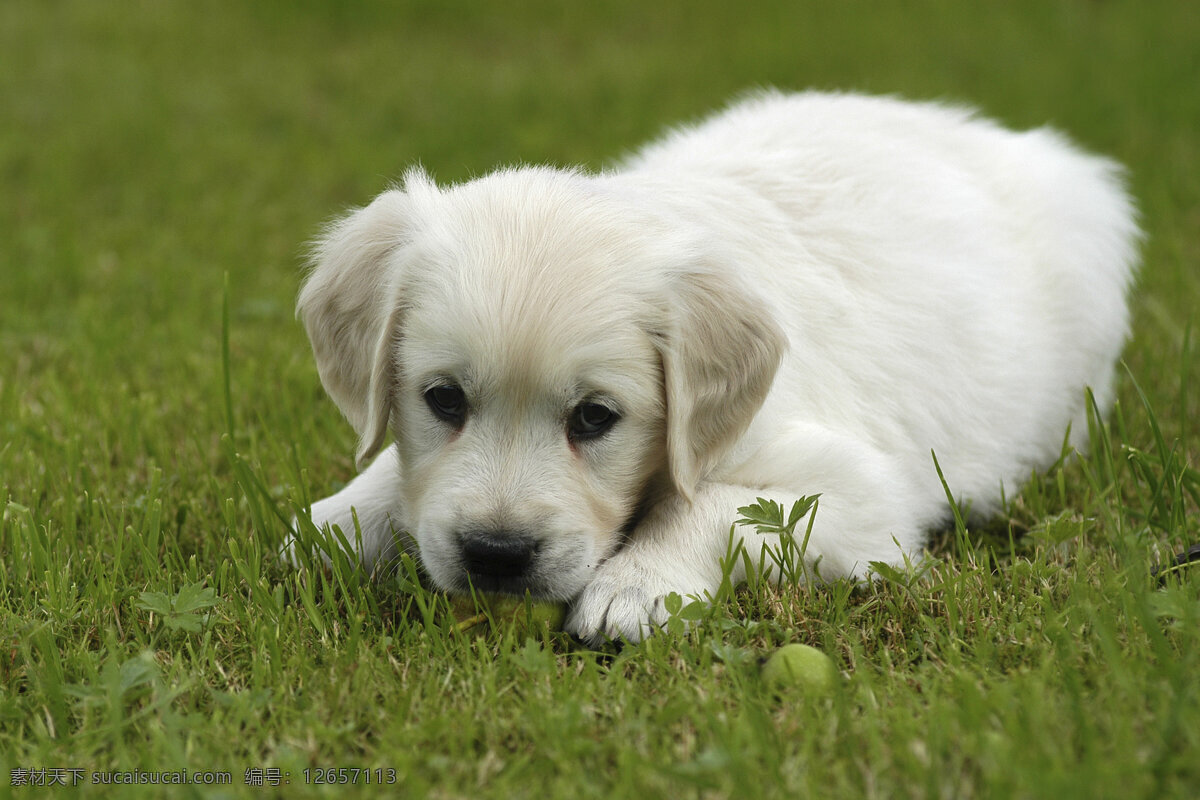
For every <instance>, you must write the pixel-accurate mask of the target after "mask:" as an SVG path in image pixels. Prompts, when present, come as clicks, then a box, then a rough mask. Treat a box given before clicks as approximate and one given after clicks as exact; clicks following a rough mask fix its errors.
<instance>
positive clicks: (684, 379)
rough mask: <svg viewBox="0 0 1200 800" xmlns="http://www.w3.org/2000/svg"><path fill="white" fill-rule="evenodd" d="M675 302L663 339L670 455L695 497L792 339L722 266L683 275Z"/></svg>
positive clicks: (679, 486)
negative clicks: (702, 480)
mask: <svg viewBox="0 0 1200 800" xmlns="http://www.w3.org/2000/svg"><path fill="white" fill-rule="evenodd" d="M671 300H673V303H672V305H671V307H670V308H669V309H668V311H667V315H668V324H667V325H666V326H665V329H664V330H663V331H662V332H661V335H660V336H659V337H658V346H659V352H660V354H661V356H662V362H663V381H664V383H665V385H666V401H667V413H666V417H667V455H668V459H669V462H670V472H671V480H672V483H673V484H674V486H675V489H676V491H678V492H679V493H680V494H682V495H683V496H684V497H688V498H690V497H691V496H692V492H693V491H694V490H695V487H696V484H697V482H699V481H700V480H701V479H703V478H704V476H705V475H706V474H707V473H708V472H709V470H711V469H712V467H713V466H715V464H716V463H717V461H718V460H719V459H720V458H721V456H722V455H724V454H725V452H726V451H727V450H728V449H729V447H730V446H731V445H732V444H733V443H734V442H735V441H737V438H738V437H739V436H740V435H741V434H742V433H744V432H745V430H746V428H747V426H749V424H750V421H751V420H752V419H753V418H754V414H755V413H756V412H757V411H758V409H759V407H760V406H761V405H762V402H763V400H764V399H765V398H766V396H767V392H768V391H769V390H770V388H771V384H772V382H773V381H774V379H775V371H776V370H777V369H778V367H779V361H780V359H781V358H782V356H783V352H784V350H785V349H786V347H787V339H786V337H785V336H784V334H783V332H782V331H781V330H780V329H779V326H778V325H777V324H776V323H775V321H774V319H772V317H771V314H772V312H771V310H770V309H769V308H768V307H765V305H764V304H763V303H762V301H761V300H756V299H755V298H754V297H753V296H752V295H750V294H749V293H748V292H747V291H746V290H745V289H743V288H742V287H741V286H739V285H737V283H736V282H735V281H733V280H731V279H730V278H729V277H728V276H726V275H722V274H721V273H719V272H709V271H690V272H687V273H685V274H683V275H680V276H678V277H677V278H676V281H675V290H674V292H673V296H672V298H671Z"/></svg>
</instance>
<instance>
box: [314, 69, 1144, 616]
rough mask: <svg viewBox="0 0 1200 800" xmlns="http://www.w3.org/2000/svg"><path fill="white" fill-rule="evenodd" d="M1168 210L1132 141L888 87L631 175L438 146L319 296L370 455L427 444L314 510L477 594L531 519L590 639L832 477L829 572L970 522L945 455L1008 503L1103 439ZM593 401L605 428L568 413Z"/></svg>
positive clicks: (716, 125)
mask: <svg viewBox="0 0 1200 800" xmlns="http://www.w3.org/2000/svg"><path fill="white" fill-rule="evenodd" d="M1137 238H1138V231H1137V227H1136V223H1135V222H1134V213H1133V209H1132V207H1131V204H1130V202H1129V200H1128V198H1127V196H1126V194H1125V192H1124V191H1123V188H1122V185H1121V179H1120V170H1119V169H1118V167H1117V166H1116V165H1115V164H1113V163H1112V162H1110V161H1107V160H1104V159H1101V158H1097V157H1094V156H1090V155H1085V154H1083V153H1081V152H1080V151H1079V150H1077V149H1075V148H1074V147H1072V146H1071V145H1070V144H1068V143H1067V142H1066V141H1065V140H1064V139H1063V138H1062V137H1060V136H1059V135H1057V134H1055V133H1053V132H1051V131H1048V130H1036V131H1031V132H1026V133H1013V132H1009V131H1006V130H1003V129H1001V128H999V127H998V126H996V125H994V124H992V123H990V122H988V121H985V120H981V119H978V118H976V117H974V116H973V115H972V114H971V113H969V112H967V111H963V110H959V109H954V108H947V107H944V106H939V105H933V104H914V103H906V102H902V101H898V100H894V99H884V98H868V97H862V96H856V95H831V94H819V93H805V94H797V95H783V94H777V93H766V94H762V95H757V96H755V97H752V98H750V99H747V100H745V101H743V102H741V103H739V104H737V105H735V106H733V107H731V108H730V109H729V110H727V111H725V112H724V113H722V114H720V115H717V116H715V117H713V118H711V119H709V120H708V121H706V122H704V123H702V124H700V125H698V126H695V127H689V128H682V129H679V130H677V131H675V132H674V133H672V134H671V135H669V136H667V137H666V138H665V139H663V140H662V141H660V142H658V143H655V144H652V145H650V146H649V147H647V148H646V149H644V150H643V151H641V152H640V153H639V154H637V155H635V156H634V157H632V158H630V159H629V160H628V161H627V162H626V163H625V164H624V165H623V166H621V167H620V168H619V169H616V170H613V171H610V172H605V173H603V174H599V175H585V174H582V173H579V172H574V171H562V170H555V169H547V168H521V169H509V170H502V171H499V172H496V173H494V174H491V175H488V176H486V177H483V178H480V179H477V180H474V181H471V182H469V183H466V184H462V185H458V186H453V187H449V188H438V187H437V186H435V185H434V184H433V183H432V182H431V181H430V180H429V178H428V177H426V176H425V174H423V173H422V172H421V171H419V170H414V171H412V172H410V173H409V174H408V175H407V176H406V178H405V180H404V182H403V186H402V187H401V188H397V189H394V190H392V191H388V192H385V193H384V194H383V195H381V196H380V197H379V198H378V199H376V200H375V201H374V202H373V203H372V204H371V205H369V206H367V207H366V208H363V209H360V210H358V211H355V212H353V213H351V214H350V215H349V216H348V217H346V218H345V219H343V220H342V221H340V222H339V223H337V224H335V225H334V226H332V227H331V228H330V229H329V231H328V232H327V233H326V235H325V236H324V238H323V239H322V240H321V242H320V244H319V247H318V249H317V253H316V257H315V260H314V261H315V268H314V270H313V271H312V273H311V275H310V276H309V278H308V280H307V283H306V284H305V286H304V288H303V291H302V293H301V295H300V301H299V310H300V314H301V316H302V318H303V320H304V323H305V325H306V327H307V329H308V332H309V335H310V337H311V339H312V344H313V348H314V351H315V354H316V358H317V364H318V367H319V370H320V374H321V378H322V381H323V382H324V384H325V386H326V388H327V390H328V391H329V393H330V395H331V396H332V397H333V399H334V400H335V402H337V404H338V406H339V407H340V408H341V409H342V411H343V412H344V413H345V415H346V416H347V418H348V419H349V420H350V422H351V423H352V424H353V425H354V427H355V429H356V430H357V431H358V432H359V434H360V435H361V442H362V444H361V450H360V454H359V455H360V459H364V460H365V459H368V458H370V457H372V456H374V455H375V454H376V453H377V452H379V450H380V449H381V447H382V445H383V443H384V440H385V437H386V434H387V429H388V428H389V426H390V428H391V430H392V431H393V433H394V436H395V439H396V444H395V446H394V447H389V448H387V449H386V450H384V451H383V453H382V454H381V455H379V457H378V458H377V459H376V460H375V461H374V463H372V464H371V465H370V466H369V467H368V468H367V469H366V470H365V471H364V472H363V473H362V474H361V475H359V476H358V477H357V478H356V479H355V480H354V481H352V482H351V483H350V484H349V485H348V486H347V487H346V488H345V489H344V490H342V491H341V492H339V493H338V494H336V495H334V496H332V497H329V498H327V499H325V500H322V501H320V502H318V503H316V504H314V505H313V508H312V516H313V520H314V522H316V523H318V524H324V523H332V524H338V525H340V526H342V528H343V529H344V530H346V531H350V530H352V529H353V528H352V526H353V522H352V512H353V513H356V514H357V518H358V522H359V524H360V526H361V530H362V535H363V539H362V549H361V553H360V554H359V555H360V556H361V558H362V560H363V561H364V562H365V563H367V564H371V563H374V562H376V561H378V560H380V559H387V558H389V557H391V556H392V555H394V553H395V547H396V546H397V545H399V546H403V547H413V548H414V549H415V550H416V551H418V552H419V554H420V559H421V561H422V562H423V564H424V566H425V568H426V569H427V570H428V572H429V574H430V576H431V577H432V578H433V580H434V581H435V582H436V583H438V584H439V585H441V586H443V587H445V588H447V589H450V590H463V589H465V588H466V587H467V583H468V581H467V571H466V570H467V567H466V566H465V564H464V559H463V556H462V552H461V542H462V537H463V536H464V535H470V534H474V533H477V532H484V533H486V534H487V535H489V536H492V537H503V536H505V535H508V534H512V533H515V534H517V535H520V536H522V537H526V538H527V539H532V540H533V541H534V542H535V545H536V547H535V550H536V556H535V558H534V559H533V562H532V564H531V566H530V568H529V570H528V572H527V574H525V575H524V576H522V578H521V581H520V585H519V586H515V587H509V588H516V589H519V588H521V587H526V588H529V589H530V590H531V591H533V592H534V593H536V594H540V595H544V596H547V597H552V598H558V599H561V600H569V601H571V602H572V610H571V614H570V616H569V618H568V623H567V626H568V629H569V630H571V631H573V632H574V633H576V634H578V635H580V636H582V637H585V638H590V639H599V638H602V637H604V636H625V637H627V638H630V639H637V638H640V637H641V636H643V635H645V633H646V632H647V631H648V630H649V629H650V628H651V627H652V626H653V625H654V624H655V623H658V622H661V621H662V619H663V617H664V609H663V604H662V598H663V597H664V596H665V595H666V594H668V593H670V592H678V593H680V594H683V595H688V594H701V595H702V594H703V593H704V592H705V591H713V590H715V589H716V587H717V585H718V582H719V580H720V577H721V576H720V563H719V562H720V557H721V555H722V554H723V553H724V552H725V550H726V547H727V545H728V543H729V542H728V537H729V530H730V523H731V521H732V520H733V519H734V517H735V516H736V509H737V507H738V506H739V505H745V504H747V503H749V502H752V501H753V500H754V498H755V497H758V496H766V497H771V498H774V499H776V500H778V501H780V502H782V503H784V504H785V505H790V504H791V502H792V501H793V500H794V499H795V498H796V497H798V496H800V495H808V494H814V493H820V494H821V500H820V506H819V511H818V513H817V518H816V521H815V525H814V529H813V533H812V537H811V540H810V542H809V545H808V549H807V552H806V558H807V559H808V560H809V561H816V560H817V559H819V560H820V563H819V571H820V574H821V575H822V576H823V577H826V578H829V577H836V576H862V575H864V574H865V571H866V570H867V567H868V562H870V561H883V562H889V563H893V564H894V563H898V562H901V561H902V559H903V557H904V554H907V555H909V556H910V557H914V558H915V557H918V556H919V554H920V551H921V548H922V544H923V541H924V537H925V532H926V531H927V530H928V529H929V528H930V527H931V526H935V525H938V524H940V523H942V522H943V521H944V520H945V518H946V516H947V503H946V497H945V494H944V491H943V488H942V485H941V483H940V482H939V480H938V477H937V475H936V472H935V469H934V464H933V460H932V458H931V455H930V451H931V450H932V451H935V452H936V454H937V458H938V460H939V462H940V464H941V466H942V469H943V471H944V474H945V475H946V478H947V480H948V482H949V484H950V486H951V487H952V489H953V490H954V491H955V492H956V493H957V494H959V495H960V496H961V497H962V499H964V500H969V501H970V503H971V504H972V508H973V509H974V510H975V511H977V512H983V513H986V512H987V511H989V510H992V509H994V508H995V506H996V504H997V502H998V501H999V498H1000V496H1001V491H1002V487H1003V486H1007V487H1008V488H1009V489H1012V488H1013V487H1015V486H1017V485H1019V484H1020V483H1021V482H1022V480H1023V479H1024V478H1025V477H1027V476H1028V474H1029V472H1030V470H1031V469H1036V468H1038V467H1044V466H1046V465H1048V464H1050V463H1052V462H1053V461H1054V460H1055V459H1056V457H1057V456H1058V455H1059V451H1060V445H1061V443H1062V440H1063V435H1064V433H1065V432H1066V430H1067V428H1068V426H1070V430H1071V442H1072V444H1074V445H1076V446H1078V447H1082V446H1084V445H1085V444H1086V432H1087V425H1086V416H1085V390H1086V388H1087V387H1090V388H1091V389H1092V390H1093V391H1094V393H1095V397H1096V400H1097V402H1098V405H1099V407H1100V408H1101V409H1105V408H1107V407H1108V406H1109V404H1110V402H1111V397H1112V384H1113V369H1114V362H1115V360H1116V358H1117V357H1118V355H1119V353H1120V350H1121V347H1122V345H1123V342H1124V339H1125V337H1126V333H1127V327H1128V324H1127V310H1126V294H1127V291H1128V288H1129V286H1130V283H1131V279H1132V275H1133V271H1134V267H1135V262H1136V244H1137ZM439 383H442V384H445V383H453V384H454V385H457V386H461V388H462V390H463V392H464V394H465V397H466V400H467V406H468V411H467V415H466V417H465V422H463V423H462V424H461V425H460V426H457V427H456V426H455V425H453V424H448V423H446V422H445V421H443V420H441V419H439V418H437V417H436V416H435V415H434V414H433V413H431V410H430V408H429V407H428V406H427V404H426V402H425V400H424V398H423V394H424V392H425V391H426V390H427V389H429V388H430V387H431V386H433V385H437V384H439ZM583 402H599V403H601V404H603V405H605V406H606V407H608V408H610V409H612V410H613V411H615V412H617V413H619V415H620V416H619V419H618V421H617V422H616V424H615V425H613V427H612V428H611V429H610V430H609V431H608V432H607V434H605V435H603V436H601V437H599V438H595V439H591V440H583V441H576V440H574V439H573V438H572V437H571V436H569V435H568V428H569V420H570V418H571V414H572V411H573V409H576V408H577V407H578V406H579V404H580V403H583ZM742 535H745V536H747V538H748V541H747V545H748V546H749V547H750V550H751V552H752V553H756V552H758V548H759V547H760V546H761V545H763V544H769V542H763V541H760V540H759V539H758V537H756V536H755V535H753V534H746V533H745V532H743V533H742ZM734 577H735V579H736V578H737V577H739V576H737V575H735V576H734Z"/></svg>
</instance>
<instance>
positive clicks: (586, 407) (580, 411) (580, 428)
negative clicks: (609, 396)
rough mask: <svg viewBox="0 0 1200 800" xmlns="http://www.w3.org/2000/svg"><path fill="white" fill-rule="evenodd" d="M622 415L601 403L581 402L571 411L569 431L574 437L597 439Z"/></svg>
mask: <svg viewBox="0 0 1200 800" xmlns="http://www.w3.org/2000/svg"><path fill="white" fill-rule="evenodd" d="M620 418H621V416H620V414H618V413H617V412H616V411H613V410H612V409H611V408H609V407H608V406H606V405H602V404H600V403H592V402H587V403H580V404H579V405H577V406H575V408H574V409H573V410H572V411H571V417H570V419H569V420H567V431H568V433H569V434H570V436H571V438H572V439H575V440H580V439H595V438H597V437H599V436H603V435H604V434H606V433H608V430H609V428H611V427H612V426H613V424H614V423H616V421H617V420H618V419H620Z"/></svg>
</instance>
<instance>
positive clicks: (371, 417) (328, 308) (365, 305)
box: [296, 190, 411, 463]
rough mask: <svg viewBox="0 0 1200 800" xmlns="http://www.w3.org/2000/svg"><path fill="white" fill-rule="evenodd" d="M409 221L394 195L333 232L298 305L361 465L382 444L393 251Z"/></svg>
mask: <svg viewBox="0 0 1200 800" xmlns="http://www.w3.org/2000/svg"><path fill="white" fill-rule="evenodd" d="M410 214H411V210H410V203H409V198H408V197H407V196H406V195H405V193H404V192H402V191H399V190H392V191H387V192H384V193H383V194H381V195H380V196H379V197H377V198H376V199H375V200H374V202H372V203H371V204H370V205H368V206H366V207H365V208H361V209H358V210H356V211H353V212H351V213H350V214H349V215H347V216H346V217H344V218H343V219H341V220H339V221H337V222H335V223H333V224H332V225H330V226H329V228H328V229H326V231H325V233H324V235H323V236H322V237H321V238H320V239H319V240H318V241H317V242H316V245H315V246H314V248H313V255H312V264H313V267H312V271H311V272H310V273H309V275H308V278H307V280H306V281H305V283H304V288H303V289H301V290H300V298H299V300H298V301H297V304H296V311H297V315H298V316H299V317H300V319H301V320H302V321H303V322H304V327H305V329H306V330H307V331H308V337H309V340H310V341H311V342H312V347H313V353H314V354H315V356H316V360H317V371H318V372H319V373H320V375H321V383H323V384H324V386H325V390H326V391H327V392H329V396H330V397H332V398H333V401H334V402H335V403H336V404H337V406H338V408H340V409H341V411H342V413H343V414H345V415H346V419H348V420H349V421H350V424H351V425H353V426H354V430H355V431H356V432H357V433H358V435H359V450H358V460H359V462H360V463H361V462H362V461H364V460H365V459H368V458H370V457H371V456H373V455H375V453H377V452H378V451H379V448H380V447H381V446H382V445H383V440H384V438H385V437H386V436H387V428H388V421H389V417H390V390H391V387H392V384H393V382H394V380H395V374H394V372H395V364H394V357H393V353H394V352H395V349H394V348H395V343H396V339H397V337H399V336H400V335H401V325H402V322H403V319H402V318H403V307H402V304H401V301H400V296H399V283H400V278H401V275H400V274H399V273H400V271H401V266H400V260H399V252H398V251H399V250H400V249H401V248H402V247H403V246H404V245H405V244H406V243H407V242H408V239H409V218H410Z"/></svg>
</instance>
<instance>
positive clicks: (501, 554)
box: [459, 531, 541, 592]
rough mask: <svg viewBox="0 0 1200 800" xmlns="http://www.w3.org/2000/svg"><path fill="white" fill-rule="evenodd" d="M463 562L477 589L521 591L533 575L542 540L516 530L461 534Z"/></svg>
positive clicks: (460, 545)
mask: <svg viewBox="0 0 1200 800" xmlns="http://www.w3.org/2000/svg"><path fill="white" fill-rule="evenodd" d="M459 547H460V551H461V553H462V565H463V569H465V570H466V572H467V575H468V576H470V579H471V584H472V585H473V586H475V588H477V589H482V590H484V591H496V592H506V591H507V592H521V591H522V590H524V589H525V588H527V587H528V582H529V576H530V573H531V572H532V567H533V564H534V561H535V559H536V557H537V553H538V550H539V549H540V547H541V545H540V543H538V542H536V541H534V540H533V539H532V538H531V537H530V536H528V535H527V534H523V533H520V532H514V531H486V532H485V531H472V532H470V533H465V534H462V535H461V536H460V537H459Z"/></svg>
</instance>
